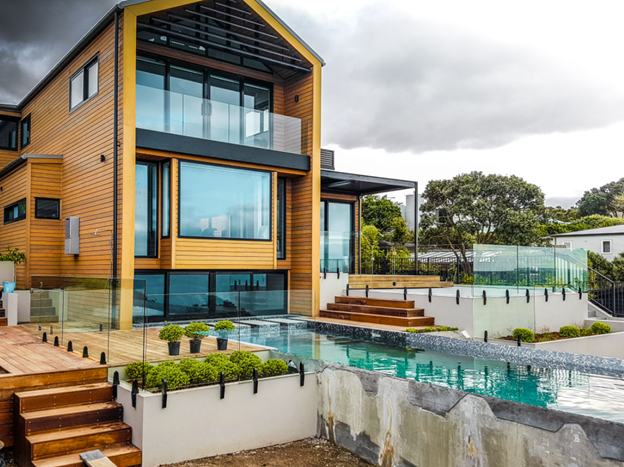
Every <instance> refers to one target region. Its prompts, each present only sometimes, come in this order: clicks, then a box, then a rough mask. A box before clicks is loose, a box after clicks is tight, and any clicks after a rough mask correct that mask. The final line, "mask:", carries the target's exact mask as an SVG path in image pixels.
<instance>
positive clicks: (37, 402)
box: [18, 383, 113, 413]
mask: <svg viewBox="0 0 624 467" xmlns="http://www.w3.org/2000/svg"><path fill="white" fill-rule="evenodd" d="M18 398H19V400H20V406H19V409H20V413H24V412H31V411H34V410H42V409H52V408H57V407H64V406H70V405H76V404H93V403H95V402H106V401H111V400H113V388H112V386H111V385H110V384H109V383H92V384H82V385H80V386H69V387H60V388H51V389H39V390H36V391H28V392H23V393H19V394H18Z"/></svg>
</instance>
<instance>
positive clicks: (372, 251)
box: [361, 224, 384, 272]
mask: <svg viewBox="0 0 624 467" xmlns="http://www.w3.org/2000/svg"><path fill="white" fill-rule="evenodd" d="M380 241H381V232H379V229H378V228H377V227H375V226H374V225H366V224H364V225H363V226H362V257H361V261H362V271H363V272H368V271H371V272H372V268H373V260H374V261H379V260H380V259H381V258H383V256H384V254H383V251H381V249H380V248H379V242H380Z"/></svg>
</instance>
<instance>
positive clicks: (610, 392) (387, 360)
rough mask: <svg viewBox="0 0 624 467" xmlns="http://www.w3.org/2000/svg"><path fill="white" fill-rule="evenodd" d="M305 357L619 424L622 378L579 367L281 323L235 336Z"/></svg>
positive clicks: (623, 411)
mask: <svg viewBox="0 0 624 467" xmlns="http://www.w3.org/2000/svg"><path fill="white" fill-rule="evenodd" d="M241 340H242V341H245V342H249V343H255V344H260V345H266V346H269V347H274V348H276V349H277V350H279V351H282V352H288V353H292V354H295V355H300V356H302V357H306V358H314V359H322V360H327V361H331V362H334V363H340V364H343V365H349V366H353V367H357V368H362V369H365V370H373V371H379V372H382V373H388V374H391V375H395V376H398V377H401V378H407V379H415V380H417V381H421V382H425V383H432V384H438V385H440V386H447V387H450V388H454V389H461V390H462V391H466V392H471V393H475V394H482V395H485V396H492V397H498V398H501V399H507V400H511V401H517V402H522V403H525V404H531V405H536V406H539V407H547V408H551V409H557V410H563V411H567V412H572V413H576V414H580V415H587V416H591V417H596V418H602V419H605V420H611V421H615V422H620V423H624V380H622V379H619V378H611V377H607V376H598V375H592V374H588V373H583V372H579V371H569V370H561V369H548V368H535V367H531V366H527V365H515V364H507V363H505V362H499V361H492V360H482V359H477V358H471V357H465V356H458V355H450V354H442V353H437V352H431V351H419V350H412V349H406V348H405V347H398V346H393V345H385V344H378V343H374V342H368V341H364V340H358V339H354V338H351V337H344V336H335V335H331V334H322V333H318V332H314V331H306V330H301V331H294V332H293V331H292V330H291V332H290V333H289V332H288V331H286V330H285V329H284V328H282V329H281V330H280V331H279V333H275V334H274V335H268V336H262V335H254V334H253V333H252V334H251V336H244V337H241Z"/></svg>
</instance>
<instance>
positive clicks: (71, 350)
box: [67, 341, 74, 352]
mask: <svg viewBox="0 0 624 467" xmlns="http://www.w3.org/2000/svg"><path fill="white" fill-rule="evenodd" d="M67 351H68V352H73V351H74V343H73V342H72V341H69V342H68V343H67Z"/></svg>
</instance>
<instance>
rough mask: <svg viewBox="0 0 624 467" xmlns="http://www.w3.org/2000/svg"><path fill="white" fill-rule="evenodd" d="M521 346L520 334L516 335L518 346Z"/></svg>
mask: <svg viewBox="0 0 624 467" xmlns="http://www.w3.org/2000/svg"><path fill="white" fill-rule="evenodd" d="M521 346H522V340H521V339H520V336H518V347H521Z"/></svg>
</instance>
